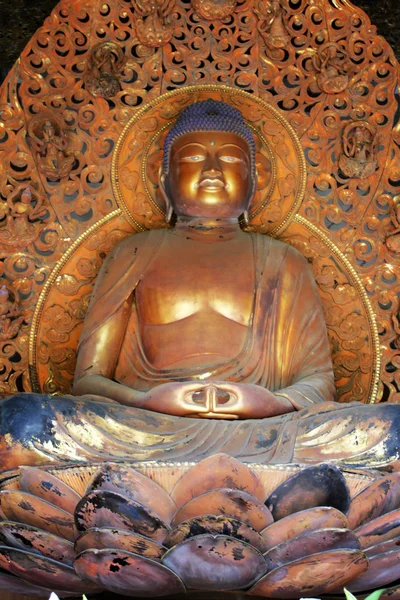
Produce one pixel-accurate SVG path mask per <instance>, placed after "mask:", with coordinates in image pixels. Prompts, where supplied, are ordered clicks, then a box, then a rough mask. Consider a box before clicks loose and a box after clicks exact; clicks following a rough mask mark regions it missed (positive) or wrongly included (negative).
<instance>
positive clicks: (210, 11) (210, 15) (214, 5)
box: [192, 0, 237, 21]
mask: <svg viewBox="0 0 400 600" xmlns="http://www.w3.org/2000/svg"><path fill="white" fill-rule="evenodd" d="M236 4H237V0H192V7H193V10H195V11H196V13H197V14H198V15H199V16H200V17H202V18H203V19H206V20H207V21H213V20H219V19H225V18H226V17H229V16H230V15H231V14H232V13H233V11H234V10H235V8H236Z"/></svg>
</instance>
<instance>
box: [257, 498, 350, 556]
mask: <svg viewBox="0 0 400 600" xmlns="http://www.w3.org/2000/svg"><path fill="white" fill-rule="evenodd" d="M332 527H334V528H336V527H338V528H339V529H348V522H347V519H346V517H345V516H344V514H342V513H341V512H339V511H338V510H337V509H336V508H331V507H330V506H318V507H317V508H308V509H307V510H302V511H300V512H299V513H295V514H294V515H289V516H288V517H285V518H284V519H281V520H280V521H277V522H276V523H273V524H272V525H270V526H269V527H267V528H266V529H264V530H263V531H262V532H261V535H262V536H263V538H264V539H265V541H266V542H267V545H268V548H273V547H274V546H278V544H282V542H286V540H289V539H291V538H294V537H296V536H298V535H301V534H302V533H305V532H306V531H313V530H315V529H330V528H332Z"/></svg>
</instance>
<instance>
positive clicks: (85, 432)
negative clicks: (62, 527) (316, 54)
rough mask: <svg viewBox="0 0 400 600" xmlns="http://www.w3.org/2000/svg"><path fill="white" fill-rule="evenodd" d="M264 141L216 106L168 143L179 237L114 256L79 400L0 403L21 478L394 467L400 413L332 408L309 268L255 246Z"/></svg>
mask: <svg viewBox="0 0 400 600" xmlns="http://www.w3.org/2000/svg"><path fill="white" fill-rule="evenodd" d="M256 180H257V173H256V167H255V143H254V140H253V137H252V134H251V131H250V130H249V129H248V128H247V126H246V124H245V122H244V120H243V118H242V116H241V114H240V112H239V111H237V110H236V109H235V108H233V107H231V106H229V105H227V104H224V103H222V102H217V101H214V100H207V101H205V102H199V103H197V104H193V105H191V106H189V107H188V108H186V109H185V110H184V111H183V112H182V113H181V116H180V118H179V119H178V121H177V122H176V124H175V125H174V127H173V128H172V129H171V131H170V132H169V134H168V136H167V138H166V142H165V148H164V159H163V164H162V169H161V175H160V185H161V188H162V190H163V194H164V196H165V201H166V204H167V219H168V220H169V221H170V220H171V219H172V216H173V214H174V213H175V215H176V224H175V226H174V227H173V228H171V229H163V230H154V231H150V232H146V233H140V234H137V235H134V236H131V237H129V238H128V239H126V240H124V241H123V242H121V243H120V244H118V246H117V247H116V248H115V249H114V250H113V251H112V252H111V254H110V255H109V256H108V258H107V259H106V261H105V263H104V265H103V267H102V270H101V272H100V274H99V276H98V280H97V283H96V287H95V290H94V293H93V297H92V300H91V304H90V307H89V311H88V314H87V317H86V319H85V323H84V328H83V332H82V336H81V341H80V346H79V352H78V362H77V367H76V375H75V383H74V390H73V391H74V394H75V396H76V397H71V396H65V397H58V398H55V397H53V398H52V397H49V396H47V397H46V396H41V395H37V394H28V395H27V394H25V395H21V396H14V397H11V398H10V399H8V400H6V401H5V402H3V403H2V405H1V428H0V435H1V437H0V454H1V459H2V464H3V465H4V466H5V468H8V469H11V468H14V467H16V466H18V465H19V464H46V463H52V462H53V463H56V464H62V463H67V462H73V461H78V460H79V461H82V460H91V461H103V460H110V459H126V460H200V459H202V458H204V457H206V456H208V455H210V454H213V453H215V452H226V453H227V454H231V455H232V456H236V457H237V458H240V459H241V460H243V461H248V462H258V463H275V464H286V463H299V464H311V463H318V462H321V461H333V462H336V463H337V464H339V465H342V466H347V467H383V466H387V465H389V464H393V465H394V463H395V462H396V461H397V460H398V455H399V442H398V431H399V427H400V413H399V411H400V407H398V406H397V405H379V406H365V405H363V404H358V403H352V404H350V405H340V404H337V403H334V402H333V400H334V394H335V386H334V377H333V371H332V363H331V357H330V348H329V344H328V338H327V333H326V327H325V320H324V315H323V311H322V306H321V302H320V298H319V294H318V290H317V287H316V283H315V280H314V277H313V274H312V272H311V270H310V268H309V267H308V265H307V262H306V260H305V259H304V258H303V257H302V256H301V255H300V254H299V253H298V252H297V251H296V250H295V249H293V248H292V247H290V246H288V245H287V244H284V243H282V242H279V241H277V240H274V239H272V238H269V237H267V236H264V235H261V234H254V233H246V232H245V231H243V230H242V229H241V228H240V226H239V218H240V217H241V216H242V215H243V216H244V218H245V220H246V218H247V211H248V207H249V204H250V202H251V200H252V197H253V195H254V192H255V186H256Z"/></svg>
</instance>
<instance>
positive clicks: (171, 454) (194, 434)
mask: <svg viewBox="0 0 400 600" xmlns="http://www.w3.org/2000/svg"><path fill="white" fill-rule="evenodd" d="M399 449H400V406H398V405H395V404H387V405H384V404H382V405H363V404H361V403H360V404H355V403H354V404H352V405H350V406H346V405H340V404H337V405H336V406H335V407H333V406H332V403H330V404H328V403H326V404H323V405H320V406H314V407H312V408H311V409H303V410H301V411H299V412H296V413H290V414H287V415H283V416H281V417H274V418H271V419H261V420H239V421H238V420H236V421H225V420H217V419H216V420H214V419H213V420H209V419H189V418H185V417H175V416H171V415H163V414H160V413H155V412H151V411H148V410H144V409H138V408H132V407H127V406H121V405H119V404H114V403H113V404H109V403H106V402H95V401H88V400H85V399H82V398H79V397H72V396H64V397H51V396H44V395H40V394H29V393H28V394H19V395H16V396H11V397H9V398H8V399H5V400H3V401H2V402H1V404H0V459H1V463H0V464H1V465H2V468H3V469H6V470H7V469H11V468H15V467H17V466H19V464H45V463H46V462H56V463H67V462H74V461H75V462H76V461H78V460H79V461H80V462H82V461H92V462H99V461H104V460H112V459H113V458H115V459H120V460H121V459H124V460H166V459H168V460H172V461H173V460H194V461H197V460H201V459H202V458H204V457H205V456H208V455H210V454H214V453H216V452H226V453H227V454H231V455H232V456H236V457H237V458H239V459H241V460H243V461H245V462H255V463H264V464H266V463H275V464H276V463H301V464H311V463H318V462H324V461H334V462H337V463H338V464H340V465H341V466H344V467H346V466H348V467H357V468H362V467H373V468H378V467H382V466H385V465H387V464H394V463H395V462H396V461H397V460H399V454H400V450H399Z"/></svg>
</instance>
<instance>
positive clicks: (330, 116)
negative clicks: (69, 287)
mask: <svg viewBox="0 0 400 600" xmlns="http://www.w3.org/2000/svg"><path fill="white" fill-rule="evenodd" d="M136 4H137V2H135V3H132V2H127V1H126V0H105V2H102V3H100V4H98V3H96V2H94V1H93V0H88V1H87V2H86V3H85V4H83V3H71V2H70V1H68V0H62V2H61V3H60V4H59V5H58V6H57V7H56V8H55V9H54V11H53V13H52V16H51V18H50V19H48V20H47V21H46V23H45V25H44V26H43V27H42V28H41V29H40V30H39V31H38V32H37V33H36V34H35V35H34V37H33V38H32V40H31V41H30V43H29V44H28V46H27V48H26V50H25V51H24V52H23V54H22V55H21V59H20V61H19V62H18V63H17V64H16V65H15V67H14V69H13V71H12V72H11V73H10V75H9V77H8V79H7V81H6V82H5V84H4V85H3V87H2V90H1V96H0V108H1V120H0V142H1V151H2V155H1V160H2V167H3V170H2V172H1V180H0V241H1V240H2V239H3V240H5V239H6V238H7V234H5V233H4V232H5V231H8V225H5V223H6V222H7V223H8V222H10V223H11V222H12V223H13V225H12V226H13V227H14V230H16V229H18V231H19V232H20V233H19V235H18V237H17V238H15V240H16V241H17V244H18V245H15V246H11V245H8V242H7V244H2V251H1V255H0V259H1V267H0V269H1V270H0V275H1V277H4V280H5V281H7V282H9V284H10V286H11V287H12V289H13V290H15V292H16V294H17V296H18V298H19V302H20V304H21V306H22V308H23V310H25V311H26V310H27V309H29V307H30V306H35V305H36V304H37V303H38V298H39V295H40V293H41V291H42V290H43V287H44V286H45V285H46V281H48V277H49V274H50V273H51V272H52V270H53V269H54V267H55V265H56V264H57V263H58V262H59V261H60V260H61V259H62V258H63V256H64V255H65V252H66V251H67V250H68V249H69V248H70V247H71V245H72V244H73V243H74V242H75V241H76V240H77V239H79V238H80V236H81V235H82V234H84V233H85V232H86V231H87V230H89V229H90V227H92V226H96V224H98V223H99V222H100V221H101V220H102V219H103V218H104V217H106V216H107V215H108V214H110V213H111V212H112V211H113V210H115V209H116V208H117V203H116V200H115V198H114V194H113V191H112V186H111V157H112V152H113V149H114V148H115V144H116V143H117V140H118V138H119V136H120V134H121V132H122V130H123V128H124V126H125V125H126V123H127V122H128V121H129V119H131V118H132V117H134V116H135V115H136V114H137V112H138V111H139V110H141V109H142V108H143V107H145V106H146V104H147V103H148V102H150V101H151V100H153V99H155V98H157V97H159V96H160V95H161V94H162V93H164V92H169V91H173V90H175V89H177V88H182V87H184V86H188V85H198V84H199V83H202V84H207V83H208V84H225V85H228V86H231V87H232V88H240V89H241V90H242V91H244V92H251V93H252V95H253V96H254V97H259V98H261V99H262V100H265V101H266V102H267V103H268V104H270V105H271V106H272V107H274V108H276V109H277V110H278V111H279V112H280V113H281V114H282V115H284V116H285V118H286V119H287V120H288V121H289V122H290V124H291V126H292V127H293V129H294V130H295V132H296V134H297V136H298V138H299V139H300V143H301V146H302V148H303V152H304V155H305V158H306V160H307V180H306V193H305V196H304V199H303V202H302V204H301V206H300V208H299V212H298V214H299V216H301V217H302V218H305V219H306V220H307V222H309V223H311V224H312V225H313V226H315V227H316V228H317V229H318V230H320V231H321V232H322V233H323V234H324V235H326V237H327V238H328V239H329V240H331V241H332V242H333V243H334V244H335V246H336V247H337V248H338V250H339V251H340V252H341V254H342V255H343V256H344V257H345V258H346V259H347V260H348V261H349V264H350V265H351V266H352V268H353V269H354V270H355V272H356V273H357V276H358V278H359V279H360V281H361V282H362V284H363V287H364V290H365V293H366V294H367V296H368V299H369V302H370V303H371V305H372V307H373V312H374V313H375V315H376V318H377V324H378V331H379V336H380V347H381V356H382V369H381V373H380V389H379V398H383V399H385V400H386V399H391V400H394V401H399V400H400V395H399V377H398V372H399V370H398V369H399V360H400V358H399V357H400V353H399V348H398V345H397V340H398V333H396V330H395V326H394V316H395V315H398V313H399V301H398V298H397V290H398V286H399V253H398V251H397V250H396V248H397V237H398V233H397V229H398V225H397V224H396V223H397V222H398V215H397V212H396V210H397V209H396V208H395V206H397V200H396V199H397V197H398V195H399V193H398V186H399V184H398V182H399V181H400V171H399V166H398V165H399V144H400V138H399V130H398V123H397V120H396V119H397V116H396V115H397V101H396V96H395V90H396V86H397V84H398V64H397V62H396V60H395V58H394V55H393V52H392V50H391V49H390V47H389V46H388V44H387V43H386V42H385V40H384V39H383V38H381V37H379V36H377V35H376V33H375V30H374V28H373V27H371V24H370V22H369V19H368V18H367V16H366V15H365V14H364V13H363V12H362V11H361V10H359V9H357V8H355V7H353V6H352V5H351V4H350V3H349V2H347V1H346V2H345V3H336V2H335V3H333V2H329V1H328V0H321V1H319V2H314V1H312V0H296V1H294V0H282V2H281V4H280V6H279V7H278V6H277V5H276V3H275V13H276V14H275V15H274V13H273V12H271V10H272V3H269V4H268V9H269V10H270V12H267V11H264V13H262V12H261V11H262V10H263V9H264V8H265V3H264V4H263V5H262V6H259V5H258V3H257V2H254V1H253V0H238V1H237V3H236V6H235V8H234V10H233V12H232V13H231V14H230V15H229V16H227V17H226V18H224V19H222V20H221V19H220V20H217V19H213V20H207V19H205V18H202V17H201V16H200V15H199V13H198V12H197V11H196V10H195V9H194V8H193V6H192V3H191V1H190V0H175V4H174V6H172V4H171V8H169V4H163V3H161V2H157V3H154V4H156V5H157V6H153V4H152V5H151V6H152V7H153V8H152V10H153V13H152V16H151V15H150V14H147V15H145V14H143V13H142V14H140V12H139V11H138V10H137V6H136ZM215 4H217V3H216V2H215ZM141 5H143V6H144V7H148V6H150V3H145V2H142V3H141ZM164 6H165V7H166V8H167V14H166V15H163V14H162V12H160V11H162V10H163V7H164ZM278 8H279V11H278ZM279 15H280V20H279V18H278V17H279ZM139 21H141V22H142V23H143V26H145V27H144V30H146V31H147V30H148V31H149V32H150V33H149V34H148V35H150V37H151V36H153V37H154V39H156V38H157V35H158V34H157V27H159V23H161V26H162V27H166V29H167V34H168V35H167V37H168V36H170V40H169V41H168V42H166V43H165V45H158V47H156V46H157V45H156V46H154V45H151V44H149V43H148V42H147V41H146V40H147V38H146V37H142V38H140V34H139V28H140V25H139V28H138V22H139ZM271 21H272V22H271ZM152 23H154V25H153V24H152ZM279 23H281V24H282V27H283V30H282V28H281V27H280V25H279ZM273 25H274V26H275V27H277V26H278V25H279V29H280V30H281V33H282V31H283V36H284V37H285V36H287V39H286V42H285V44H284V45H283V47H276V45H275V46H274V45H270V44H269V42H268V40H269V39H270V36H269V33H268V30H272V26H273ZM147 28H148V29H147ZM266 32H267V33H266ZM278 38H279V35H278ZM105 40H107V42H110V43H114V44H116V45H117V46H118V47H119V48H121V50H122V51H123V53H124V65H123V68H122V69H121V71H120V74H119V84H120V89H119V91H118V92H117V93H116V94H115V95H114V96H112V97H108V98H106V99H104V98H102V97H94V96H93V95H92V94H91V93H90V92H89V90H88V89H86V73H87V67H88V64H89V62H90V56H91V54H92V52H93V50H94V49H95V47H96V46H97V45H98V44H101V43H104V41H105ZM163 43H164V42H163ZM326 44H337V45H339V46H340V48H341V50H342V51H343V52H344V53H346V56H347V58H346V61H347V62H348V64H349V71H348V72H347V76H349V81H348V84H347V87H346V88H345V89H344V90H342V91H337V88H336V89H335V93H328V92H327V91H326V90H327V89H328V88H326V89H325V90H324V87H323V85H324V86H325V84H321V78H320V76H321V74H322V71H321V72H319V71H318V70H316V68H315V65H314V61H315V57H316V56H320V54H319V53H320V52H321V49H322V48H323V47H324V46H325V45H326ZM278 46H279V44H278ZM335 58H336V59H338V60H339V61H340V62H334V63H333V67H334V69H336V70H339V71H340V70H341V69H342V62H343V61H344V60H343V61H342V60H341V59H340V56H339V55H337V56H336V57H335ZM322 60H323V59H322ZM332 60H333V58H332V59H331V62H332ZM328 63H329V61H327V63H326V65H325V67H326V69H327V70H328V72H329V73H330V75H328V83H331V82H334V81H336V75H335V73H334V71H333V70H331V71H330V68H331V66H332V64H330V65H329V66H328ZM346 68H347V66H346ZM333 75H335V76H333ZM345 76H346V74H344V75H343V74H340V75H338V76H337V77H338V78H339V77H345ZM328 91H330V89H329V90H328ZM168 110H169V111H170V112H171V114H170V115H169V116H168V115H167V120H168V119H173V118H174V114H176V111H177V110H179V101H178V100H176V104H175V105H173V104H172V105H170V106H169V107H168ZM43 118H44V120H46V119H49V120H50V122H51V123H52V124H53V126H54V130H55V131H54V138H56V141H57V143H60V139H57V136H60V137H62V136H63V135H64V136H65V139H66V140H67V142H68V145H67V147H65V148H62V149H61V150H59V149H57V148H56V146H55V145H53V146H50V159H51V156H52V155H53V154H54V157H55V158H56V164H57V165H58V162H57V161H58V160H60V162H61V163H63V159H62V156H64V158H65V159H68V158H71V157H74V160H73V162H72V164H70V165H69V167H71V169H70V171H69V173H68V174H67V175H65V176H62V177H61V178H60V179H58V178H55V179H52V178H51V176H52V175H54V172H53V167H54V164H55V163H54V162H52V161H51V160H49V161H48V156H47V146H48V145H49V144H50V142H48V144H47V146H46V143H45V142H44V141H43V138H44V133H43V131H42V130H40V128H39V129H36V134H37V137H38V140H39V141H38V142H37V143H38V145H39V147H40V148H41V149H42V152H44V154H45V156H37V154H36V153H37V152H38V153H40V151H41V150H40V149H36V145H35V144H36V142H35V140H34V143H32V139H31V135H30V131H31V129H30V128H31V123H32V121H34V122H35V121H36V120H41V119H42V124H43V123H44V121H43ZM252 118H253V116H252V115H250V118H249V121H251V119H252ZM254 120H255V121H256V117H254ZM354 122H356V123H360V122H367V123H369V124H370V125H371V126H372V127H373V128H374V129H375V130H376V132H377V138H376V139H377V140H379V144H378V145H377V146H376V149H375V151H374V152H375V155H374V160H375V161H376V168H374V169H373V172H372V173H371V174H370V175H369V176H368V177H366V178H365V179H361V178H360V177H356V178H353V177H349V176H348V175H346V173H345V172H344V171H343V170H342V169H341V168H340V167H339V160H340V156H341V155H342V154H344V152H343V145H342V134H343V131H344V129H345V128H346V125H348V124H349V123H354ZM27 130H28V131H27ZM27 132H28V134H29V140H28V136H27ZM61 132H63V134H62V133H61ZM31 143H32V145H30V144H31ZM51 143H52V144H54V141H53V142H51ZM40 144H42V146H40ZM43 146H46V147H45V148H43ZM277 146H278V147H279V140H277ZM61 147H62V144H61ZM369 148H370V146H369ZM364 149H365V153H366V155H368V153H369V150H367V147H366V146H364ZM59 153H61V154H59ZM356 154H357V151H356ZM344 156H345V158H346V159H349V160H350V159H352V157H349V156H346V155H344ZM40 159H43V160H44V163H45V165H46V163H47V162H48V163H49V164H50V165H52V166H51V168H50V178H49V177H47V176H46V174H45V173H44V172H43V171H41V170H39V166H40V165H41V164H42V163H41V161H40ZM366 164H367V165H370V163H369V162H368V160H367V163H366ZM56 168H58V167H56ZM363 168H364V171H365V164H364V167H363ZM367 168H370V167H369V166H368V167H367ZM28 186H30V188H31V193H32V200H31V201H30V203H29V205H30V206H31V207H33V209H35V207H36V208H37V210H38V211H41V210H42V209H41V207H42V208H45V209H46V214H44V213H43V215H39V214H38V213H34V211H33V210H32V208H30V209H29V208H28V210H27V211H25V212H23V213H22V214H24V215H27V213H29V216H26V217H25V216H17V212H18V211H19V208H20V207H19V206H17V205H18V203H19V202H20V199H21V194H22V192H23V190H24V189H25V188H27V187H28ZM25 198H27V196H25V197H24V201H25ZM27 206H28V205H27ZM19 214H20V213H19V212H18V215H19ZM35 214H36V216H35ZM138 214H139V215H145V218H146V219H149V220H157V219H161V218H162V215H161V213H160V212H158V211H157V212H156V210H155V208H154V206H153V205H152V204H151V203H150V201H149V200H148V199H147V196H146V197H145V198H143V199H142V202H141V203H140V207H139V209H138ZM7 219H8V221H7ZM396 219H397V221H396ZM31 225H32V226H33V227H34V229H32V228H31ZM126 227H127V229H128V230H131V228H132V225H131V224H129V225H128V224H126ZM3 235H5V237H4V238H2V236H3ZM306 236H309V237H308V238H307V239H311V237H310V234H309V233H307V234H306ZM23 240H24V243H22V241H23ZM309 243H311V242H309ZM73 274H75V273H73ZM78 279H79V278H78ZM83 295H84V294H83ZM26 318H27V320H28V322H29V325H26V324H25V322H24V323H23V324H22V325H21V328H20V330H19V332H18V335H17V337H16V338H13V339H12V340H11V343H12V344H11V345H10V348H9V349H8V350H7V352H10V354H9V355H7V356H6V355H5V354H2V355H1V360H2V362H4V364H6V368H5V369H4V371H2V373H3V374H2V375H1V391H2V392H3V393H4V394H7V393H11V392H12V391H14V390H16V389H19V390H21V391H22V390H29V389H30V385H31V384H30V380H29V375H28V346H27V337H26V335H27V331H28V330H29V329H30V328H31V325H32V321H31V320H30V319H31V317H30V315H29V314H28V313H27V317H26ZM74 331H75V330H74ZM69 335H71V334H69ZM74 335H75V334H74ZM357 352H358V351H357ZM15 356H19V357H20V358H19V359H18V361H14V358H13V357H15ZM11 359H12V360H11ZM67 362H68V361H66V362H65V364H67ZM55 364H56V362H55ZM363 365H364V363H363ZM365 368H366V367H365V366H363V369H364V370H365ZM357 369H358V367H357V368H356V370H357ZM67 371H68V369H66V371H65V372H67ZM45 379H46V378H45Z"/></svg>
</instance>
